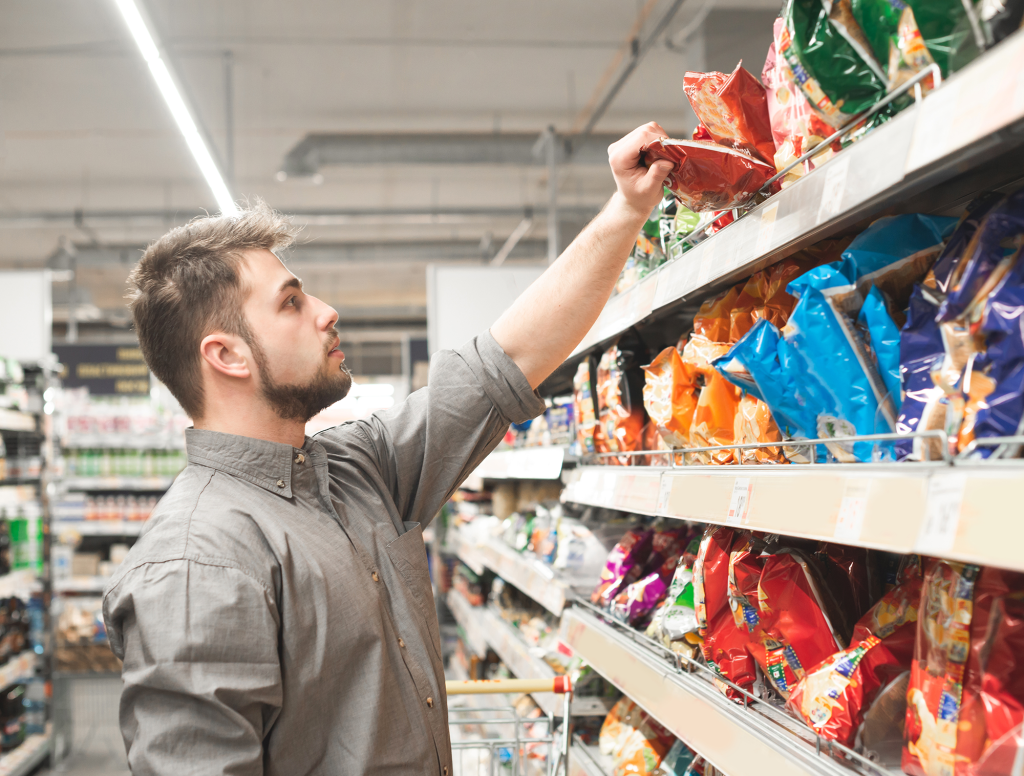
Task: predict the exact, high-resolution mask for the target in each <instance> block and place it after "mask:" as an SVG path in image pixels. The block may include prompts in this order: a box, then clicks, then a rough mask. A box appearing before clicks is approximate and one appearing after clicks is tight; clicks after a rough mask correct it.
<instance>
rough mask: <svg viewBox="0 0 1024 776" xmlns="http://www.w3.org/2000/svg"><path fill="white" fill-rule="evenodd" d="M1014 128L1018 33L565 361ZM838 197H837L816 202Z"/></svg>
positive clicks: (961, 166) (897, 193)
mask: <svg viewBox="0 0 1024 776" xmlns="http://www.w3.org/2000/svg"><path fill="white" fill-rule="evenodd" d="M1021 118H1024V33H1020V32H1018V33H1016V34H1014V35H1012V36H1010V37H1009V38H1007V39H1006V40H1004V41H1003V42H1002V43H1000V44H999V45H998V46H996V47H995V48H994V49H992V50H991V51H989V52H987V53H986V54H984V55H983V56H982V57H980V58H979V59H977V60H975V61H974V62H972V63H971V64H970V65H968V66H967V67H965V68H964V69H963V70H961V71H960V72H959V73H957V74H955V75H954V76H953V77H952V78H950V79H949V80H948V81H947V82H945V83H944V84H943V85H942V86H941V87H940V88H939V89H936V90H935V91H933V92H932V93H930V94H929V95H928V96H927V97H926V98H925V99H924V100H923V101H922V103H921V104H920V105H919V106H913V107H911V108H908V109H907V110H904V111H903V112H902V113H901V114H900V115H898V116H897V117H896V118H894V119H892V120H891V121H889V122H888V123H886V124H885V125H884V126H882V127H879V128H878V129H876V130H875V131H874V132H872V133H871V134H870V135H868V136H867V137H865V138H864V139H863V140H861V141H859V142H857V143H855V144H854V145H852V146H849V147H848V148H846V149H844V150H843V152H842V153H840V154H838V155H837V156H836V157H835V158H834V159H832V160H830V161H829V162H828V163H827V164H825V165H822V166H821V167H819V168H818V169H816V170H814V171H812V172H811V173H809V174H807V175H805V176H803V177H802V178H801V179H800V180H799V181H797V182H796V183H794V184H793V185H791V186H788V187H786V188H785V189H783V190H782V191H781V192H779V193H778V194H776V195H774V196H773V197H771V198H769V199H768V200H767V201H766V202H764V203H762V204H761V205H759V206H758V207H756V208H754V209H753V210H752V211H751V212H750V213H748V214H747V215H746V216H744V217H743V218H741V219H739V220H738V221H736V222H734V223H732V224H730V225H729V226H728V227H726V228H725V229H723V230H722V231H720V232H719V233H717V234H715V235H713V236H712V237H710V238H708V239H707V240H705V241H704V242H702V243H700V244H699V245H697V246H695V247H694V248H693V249H691V250H690V251H688V252H687V253H685V254H683V256H682V257H680V258H679V259H678V260H676V261H673V262H671V263H669V264H666V265H664V266H663V267H662V268H661V269H660V270H659V271H658V272H656V273H654V274H653V275H651V276H650V277H648V278H645V279H644V280H643V281H641V282H640V283H638V284H637V285H636V286H634V287H633V288H631V289H629V290H628V291H626V292H625V293H623V294H619V295H618V296H615V297H613V298H612V299H611V300H609V302H608V304H607V305H606V306H605V309H604V310H603V311H602V313H601V315H600V316H599V317H598V319H597V322H596V323H595V324H594V326H593V327H592V328H591V330H590V331H589V332H588V333H587V335H586V336H585V337H584V338H583V341H582V342H581V343H580V344H579V346H578V347H577V348H576V350H574V351H573V355H577V354H579V353H582V352H584V351H586V350H588V349H589V348H591V347H593V346H595V345H598V344H600V343H601V342H604V341H605V340H608V339H611V338H612V337H614V336H616V335H617V334H619V333H620V332H623V331H625V330H626V329H628V328H629V327H631V326H634V325H636V324H637V323H639V322H640V321H642V320H643V319H644V318H646V317H648V316H649V315H650V314H651V313H652V312H654V311H657V310H658V309H660V308H662V307H665V306H666V305H669V304H673V303H675V302H677V301H679V300H680V299H692V298H697V297H698V296H702V295H704V294H705V293H706V292H707V291H708V290H710V289H711V288H712V287H714V286H717V285H721V284H723V283H724V282H726V281H729V282H732V281H734V280H739V279H741V278H744V277H747V276H749V275H750V274H752V273H753V272H756V271H758V270H760V269H762V268H764V267H765V266H767V265H768V264H771V263H772V262H774V261H775V259H776V258H778V257H780V256H782V255H785V254H787V253H789V252H792V251H794V250H797V249H799V248H801V247H804V246H806V245H810V244H811V243H813V242H816V241H817V240H819V239H821V238H822V237H825V236H827V235H829V234H832V233H835V232H836V231H838V230H840V229H843V228H845V227H846V226H849V225H850V224H852V223H855V222H856V221H858V220H860V219H862V218H864V217H866V216H869V215H870V214H871V213H872V212H879V211H880V210H881V209H883V208H884V207H885V206H886V205H888V204H891V203H892V202H894V201H897V200H899V199H904V198H906V197H908V196H911V195H913V194H916V193H918V192H920V191H923V190H925V189H927V188H929V187H930V186H933V185H935V184H936V183H938V182H941V181H942V180H944V179H948V178H950V177H952V176H953V175H955V174H957V173H961V172H964V171H965V170H967V169H969V168H970V167H971V165H972V160H971V157H972V156H973V155H974V152H975V150H977V149H978V147H977V146H976V147H975V148H971V146H974V145H975V144H977V143H978V142H979V141H981V140H983V139H984V138H986V137H990V138H991V142H990V143H987V144H980V145H983V146H985V147H984V148H983V149H982V150H983V151H984V152H991V151H993V150H996V149H998V148H999V147H1000V146H1002V145H1003V144H1004V143H1005V144H1006V145H1005V147H1006V148H1007V149H1009V148H1011V147H1012V145H1013V144H1015V143H1016V142H1017V141H1016V140H1014V139H1013V138H1007V137H1001V136H999V134H998V133H1001V132H1002V131H1003V130H1005V129H1006V128H1007V127H1009V126H1011V125H1013V124H1015V123H1016V122H1018V121H1020V120H1021ZM826 191H828V192H830V194H834V193H836V192H838V196H826Z"/></svg>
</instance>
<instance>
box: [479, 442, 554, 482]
mask: <svg viewBox="0 0 1024 776" xmlns="http://www.w3.org/2000/svg"><path fill="white" fill-rule="evenodd" d="M565 451H566V448H565V447H562V446H553V447H525V448H523V449H521V450H502V451H500V452H496V453H491V454H490V455H488V456H487V457H486V458H485V459H484V460H483V463H481V464H480V465H479V466H478V467H476V471H474V472H473V474H474V475H475V476H477V477H484V478H486V479H489V480H557V479H558V477H559V476H560V475H561V473H562V464H563V463H564V461H565Z"/></svg>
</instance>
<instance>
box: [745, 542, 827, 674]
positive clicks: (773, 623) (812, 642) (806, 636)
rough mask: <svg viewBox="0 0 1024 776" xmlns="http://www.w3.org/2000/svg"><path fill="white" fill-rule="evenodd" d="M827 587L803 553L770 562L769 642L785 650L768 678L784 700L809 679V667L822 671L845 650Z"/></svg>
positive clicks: (766, 572)
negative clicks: (824, 662)
mask: <svg viewBox="0 0 1024 776" xmlns="http://www.w3.org/2000/svg"><path fill="white" fill-rule="evenodd" d="M822 587H823V586H822V582H821V578H820V576H819V574H818V572H817V570H816V569H815V568H814V566H813V561H812V560H811V559H810V558H808V557H806V556H805V555H804V553H802V552H800V551H798V550H785V551H782V552H779V553H777V554H775V555H772V556H770V557H769V558H768V559H767V560H765V563H764V569H763V571H762V572H761V578H760V580H759V582H758V585H757V598H758V604H759V605H760V609H761V618H762V624H763V627H764V631H765V634H766V636H767V637H768V638H769V639H771V641H772V642H775V643H777V644H779V645H781V646H782V649H781V651H779V650H778V648H776V650H777V651H776V653H775V654H773V655H772V656H771V660H769V661H768V671H766V673H767V674H768V676H769V678H771V679H772V680H773V682H775V683H776V686H777V687H778V689H779V690H780V691H781V692H783V693H784V694H786V693H787V692H788V690H789V689H790V688H792V687H793V685H794V684H795V683H796V681H797V680H799V679H802V678H803V675H804V668H803V667H804V666H813V665H817V664H818V663H820V662H821V661H822V660H824V659H825V658H827V657H828V656H829V655H832V654H833V653H835V652H838V651H839V650H840V649H842V647H843V645H842V644H840V643H839V640H838V637H837V635H836V633H835V631H834V629H833V627H832V621H833V619H834V614H833V610H834V608H835V607H834V605H833V604H832V603H831V602H830V601H828V600H827V599H826V596H827V592H826V591H825V590H823V589H822ZM773 660H775V661H778V665H773V663H772V661H773ZM782 680H784V681H782ZM783 684H784V686H781V685H783Z"/></svg>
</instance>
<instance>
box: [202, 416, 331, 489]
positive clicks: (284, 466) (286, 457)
mask: <svg viewBox="0 0 1024 776" xmlns="http://www.w3.org/2000/svg"><path fill="white" fill-rule="evenodd" d="M311 447H319V445H318V444H317V443H316V442H314V441H313V440H312V439H310V438H309V437H306V440H305V443H304V444H303V446H302V449H301V450H299V449H297V448H294V447H292V446H291V445H286V444H282V443H280V442H268V441H266V440H264V439H253V438H252V437H245V436H238V435H236V434H225V433H223V432H220V431H208V430H206V429H197V428H188V429H185V449H186V451H187V453H188V462H189V463H194V464H198V465H200V466H209V467H210V468H211V469H217V470H218V471H222V472H225V473H227V474H230V475H232V476H235V477H239V478H241V479H243V480H246V481H247V482H251V483H253V484H254V485H259V486H260V487H261V488H263V489H264V490H268V491H270V492H271V493H276V494H277V495H279V496H284V497H285V498H291V497H292V465H293V463H294V462H295V457H296V456H297V455H298V454H299V453H300V452H301V453H303V454H304V455H306V456H307V457H310V458H312V459H317V458H319V457H320V456H319V455H317V451H315V450H311V449H309V448H311ZM310 463H311V464H312V463H314V461H313V460H311V461H310Z"/></svg>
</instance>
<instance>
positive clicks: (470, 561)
mask: <svg viewBox="0 0 1024 776" xmlns="http://www.w3.org/2000/svg"><path fill="white" fill-rule="evenodd" d="M444 550H445V552H449V553H451V554H452V555H455V556H457V557H458V559H459V560H461V561H462V562H463V563H465V564H466V565H467V566H469V568H470V569H472V570H473V573H475V574H477V575H479V574H483V573H484V558H483V554H482V553H481V551H480V547H479V545H477V544H476V543H475V542H473V541H471V540H470V539H468V538H466V536H465V535H464V534H463V532H462V531H460V530H458V529H456V530H454V531H449V532H448V536H447V537H446V539H445V547H444Z"/></svg>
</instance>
